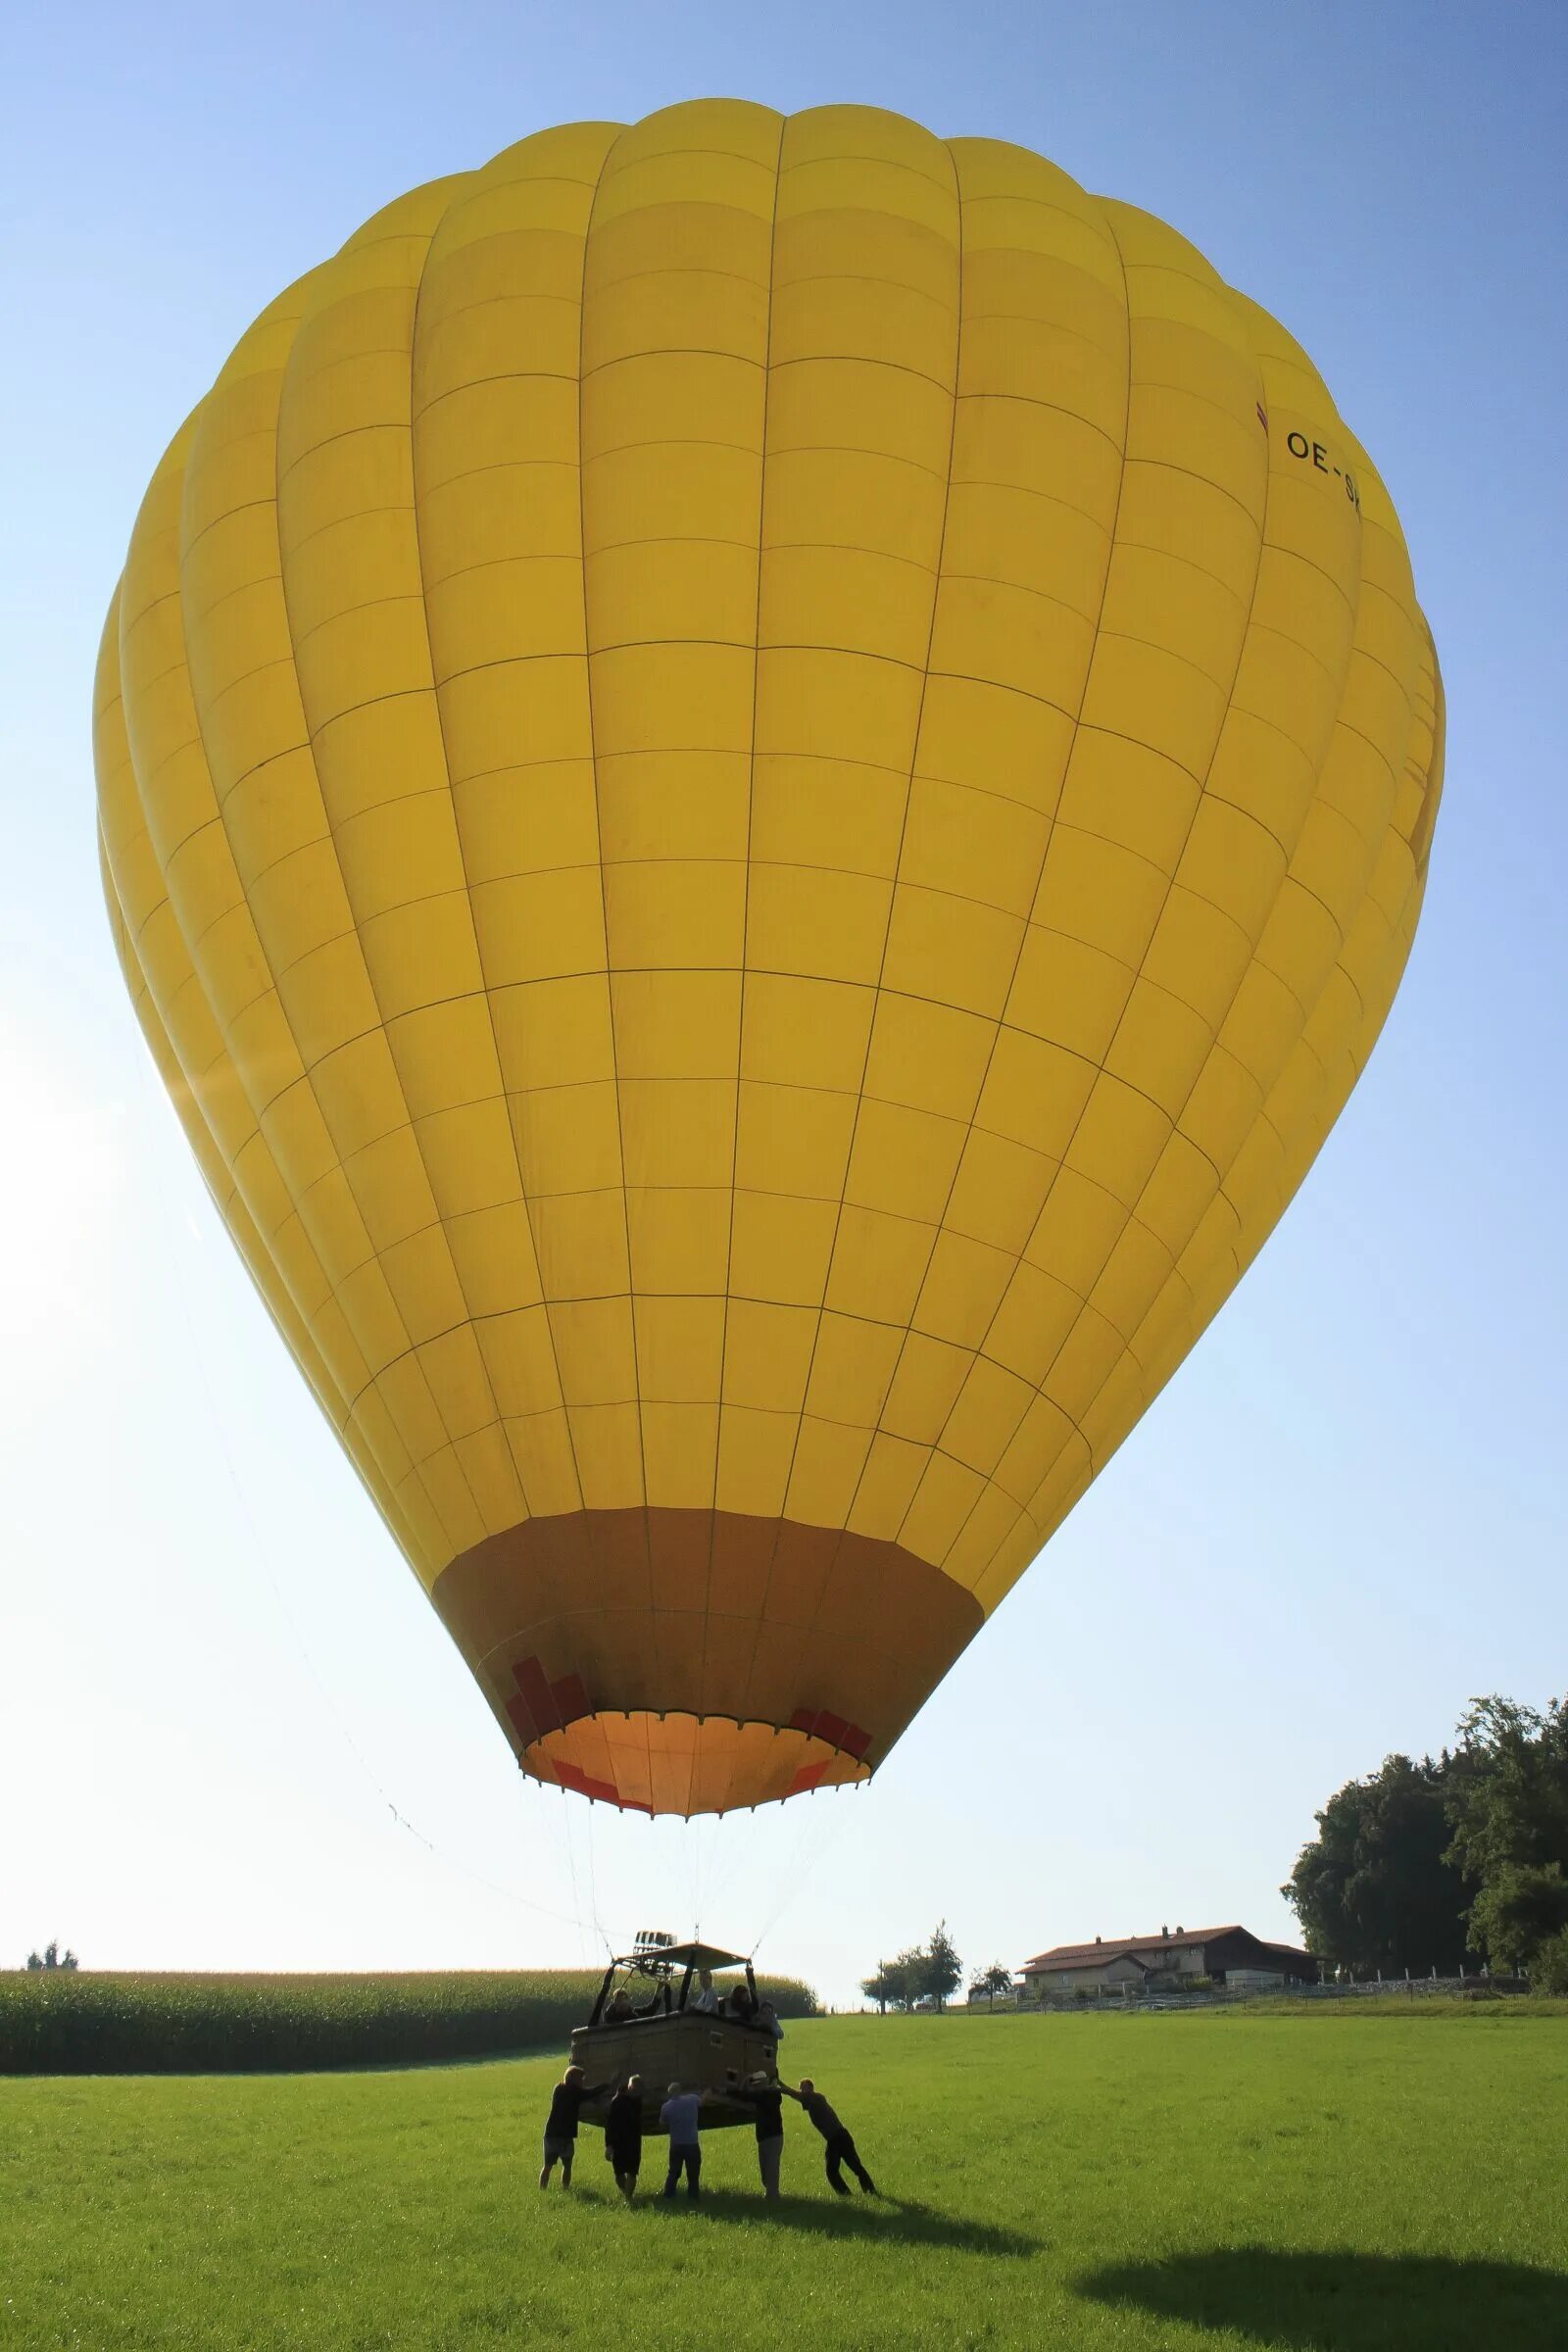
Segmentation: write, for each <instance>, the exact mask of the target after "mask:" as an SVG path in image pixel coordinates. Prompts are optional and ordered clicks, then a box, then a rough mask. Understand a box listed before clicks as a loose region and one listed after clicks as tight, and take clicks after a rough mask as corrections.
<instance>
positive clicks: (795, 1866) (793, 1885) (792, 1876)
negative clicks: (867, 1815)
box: [750, 1789, 854, 1960]
mask: <svg viewBox="0 0 1568 2352" xmlns="http://www.w3.org/2000/svg"><path fill="white" fill-rule="evenodd" d="M838 1794H839V1798H840V1804H841V1808H842V1809H841V1817H840V1819H839V1820H838V1821H836V1822H835V1823H834V1825H833V1827H832V1829H830V1830H829V1832H828V1834H827V1836H826V1837H825V1838H823V1840H822V1842H821V1844H820V1845H819V1846H818V1847H817V1849H816V1855H815V1867H816V1869H817V1871H820V1869H821V1865H822V1863H823V1861H824V1860H825V1859H826V1857H827V1856H828V1855H829V1854H830V1853H831V1852H832V1850H833V1848H834V1846H835V1845H837V1843H838V1841H839V1839H840V1838H842V1837H843V1835H844V1832H845V1830H846V1828H847V1827H848V1825H849V1822H850V1820H851V1818H852V1816H851V1811H850V1806H849V1805H848V1804H845V1803H844V1802H843V1799H844V1798H845V1797H853V1795H854V1790H852V1789H843V1790H841V1791H839V1792H838ZM810 1826H814V1825H810ZM808 1836H809V1825H808V1823H807V1822H806V1821H805V1820H803V1821H802V1823H801V1831H800V1836H799V1837H798V1838H797V1840H796V1847H795V1854H794V1858H793V1860H792V1861H791V1863H790V1864H789V1866H788V1867H787V1869H786V1871H785V1873H784V1878H785V1886H784V1892H783V1894H782V1895H781V1896H780V1898H779V1901H778V1903H777V1905H776V1907H775V1909H774V1911H773V1913H772V1916H771V1917H770V1918H769V1919H767V1920H766V1921H764V1923H763V1925H762V1928H761V1931H760V1934H759V1935H758V1936H756V1937H755V1938H754V1940H753V1943H752V1949H751V1955H750V1956H751V1958H752V1959H753V1960H755V1959H756V1958H757V1955H758V1953H759V1952H760V1950H761V1948H762V1946H763V1944H764V1943H765V1942H766V1941H767V1938H768V1937H769V1936H771V1935H772V1933H773V1930H774V1929H775V1928H776V1927H777V1926H778V1923H779V1921H780V1920H781V1919H782V1918H783V1916H784V1914H785V1912H786V1911H787V1910H788V1909H789V1908H790V1906H791V1904H792V1903H793V1902H794V1901H795V1900H796V1898H797V1896H798V1895H799V1894H800V1892H801V1890H802V1888H803V1887H804V1886H805V1884H806V1881H805V1878H804V1876H803V1875H802V1872H801V1867H800V1866H801V1863H802V1862H803V1861H804V1860H805V1858H806V1847H807V1841H808Z"/></svg>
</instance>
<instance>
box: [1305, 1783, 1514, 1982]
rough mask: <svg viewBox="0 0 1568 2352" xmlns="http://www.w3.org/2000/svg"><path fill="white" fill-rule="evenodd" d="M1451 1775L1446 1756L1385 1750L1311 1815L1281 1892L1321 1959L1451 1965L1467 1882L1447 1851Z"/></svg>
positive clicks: (1363, 1965)
mask: <svg viewBox="0 0 1568 2352" xmlns="http://www.w3.org/2000/svg"><path fill="white" fill-rule="evenodd" d="M1450 1773H1451V1764H1450V1760H1449V1758H1448V1757H1447V1756H1446V1755H1444V1756H1443V1757H1442V1758H1441V1759H1440V1760H1439V1761H1438V1762H1437V1763H1434V1762H1433V1760H1432V1758H1431V1757H1430V1756H1424V1757H1423V1758H1422V1759H1421V1761H1420V1762H1419V1763H1415V1762H1413V1761H1412V1759H1411V1758H1410V1757H1409V1756H1388V1757H1386V1758H1385V1759H1384V1762H1383V1765H1382V1768H1381V1769H1380V1770H1379V1771H1377V1772H1375V1773H1373V1774H1372V1775H1371V1776H1370V1777H1369V1778H1368V1779H1366V1780H1363V1781H1348V1782H1347V1783H1346V1785H1345V1787H1344V1788H1343V1789H1339V1790H1338V1791H1337V1792H1336V1793H1335V1794H1334V1795H1333V1796H1331V1797H1330V1798H1329V1801H1328V1803H1327V1804H1326V1805H1325V1806H1324V1808H1323V1810H1322V1812H1321V1813H1319V1814H1318V1815H1317V1825H1318V1835H1317V1837H1316V1838H1314V1839H1313V1840H1312V1841H1311V1843H1310V1844H1308V1845H1303V1846H1302V1848H1301V1850H1300V1852H1299V1855H1298V1856H1297V1859H1296V1867H1295V1869H1294V1870H1293V1871H1292V1873H1291V1875H1290V1878H1289V1879H1288V1880H1287V1882H1286V1884H1285V1885H1284V1887H1281V1889H1280V1892H1281V1893H1282V1894H1283V1895H1284V1897H1285V1899H1286V1901H1287V1902H1288V1903H1289V1904H1290V1905H1291V1907H1292V1909H1293V1910H1294V1911H1295V1913H1296V1916H1297V1918H1298V1919H1299V1921H1300V1923H1301V1930H1302V1933H1303V1935H1304V1936H1305V1937H1306V1943H1307V1948H1308V1950H1309V1951H1312V1952H1315V1953H1316V1954H1317V1956H1318V1958H1319V1959H1320V1960H1326V1961H1330V1962H1336V1963H1339V1964H1340V1965H1342V1966H1344V1967H1347V1968H1352V1969H1356V1970H1365V1971H1367V1972H1369V1973H1370V1972H1371V1971H1372V1970H1374V1969H1381V1970H1382V1971H1383V1973H1384V1974H1385V1975H1386V1976H1400V1975H1402V1974H1403V1972H1404V1971H1405V1970H1406V1969H1409V1970H1411V1971H1412V1973H1414V1974H1417V1975H1421V1976H1425V1975H1426V1973H1427V1972H1428V1970H1430V1969H1432V1968H1433V1967H1436V1968H1437V1970H1438V1972H1439V1974H1440V1975H1442V1976H1451V1975H1453V1974H1455V1973H1456V1972H1457V1971H1458V1969H1459V1968H1460V1966H1461V1964H1462V1961H1463V1956H1464V1952H1465V1948H1466V1943H1465V1911H1466V1906H1467V1903H1468V1901H1469V1899H1470V1897H1471V1895H1472V1894H1473V1892H1474V1889H1473V1888H1470V1887H1467V1886H1466V1884H1465V1877H1464V1872H1463V1867H1462V1864H1461V1863H1460V1861H1459V1859H1458V1858H1457V1857H1455V1858H1450V1856H1449V1850H1448V1849H1449V1845H1450V1841H1451V1839H1452V1836H1453V1833H1452V1828H1451V1826H1450V1823H1449V1820H1448V1815H1447V1812H1446V1805H1445V1797H1446V1792H1447V1784H1448V1781H1449V1778H1450Z"/></svg>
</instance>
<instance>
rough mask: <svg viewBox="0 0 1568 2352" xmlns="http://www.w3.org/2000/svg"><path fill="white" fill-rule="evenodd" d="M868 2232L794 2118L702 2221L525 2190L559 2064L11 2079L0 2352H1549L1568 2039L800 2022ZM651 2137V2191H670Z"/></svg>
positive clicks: (1564, 2305)
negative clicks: (836, 2118) (857, 2151)
mask: <svg viewBox="0 0 1568 2352" xmlns="http://www.w3.org/2000/svg"><path fill="white" fill-rule="evenodd" d="M784 2057H785V2072H786V2075H787V2076H788V2077H789V2078H790V2079H791V2080H794V2079H796V2078H797V2077H798V2076H799V2074H800V2073H801V2072H803V2071H804V2072H807V2073H812V2074H814V2075H815V2076H816V2078H817V2080H818V2082H820V2083H821V2085H822V2087H823V2088H825V2089H826V2090H827V2091H828V2093H829V2095H830V2096H831V2097H832V2098H833V2099H834V2101H835V2103H836V2104H838V2105H839V2107H840V2108H841V2110H842V2112H843V2114H844V2117H845V2120H846V2121H847V2122H848V2124H849V2126H850V2128H851V2130H852V2131H855V2132H856V2134H857V2137H858V2141H859V2144H860V2148H861V2152H862V2154H863V2155H864V2156H865V2158H866V2159H867V2161H868V2162H869V2164H870V2166H871V2168H872V2170H873V2172H874V2173H875V2174H876V2175H877V2177H878V2180H879V2183H880V2184H881V2185H882V2186H883V2187H884V2189H885V2190H886V2191H887V2196H886V2199H885V2201H881V2202H874V2201H872V2200H871V2199H869V2198H861V2197H859V2196H857V2197H856V2198H855V2199H854V2201H853V2202H844V2203H839V2202H838V2201H836V2200H834V2199H833V2198H832V2197H831V2195H830V2193H829V2191H828V2190H827V2188H826V2185H825V2183H824V2181H823V2179H822V2172H821V2163H820V2142H819V2141H818V2140H817V2138H816V2135H815V2133H814V2132H813V2131H811V2130H810V2128H809V2125H807V2124H806V2122H805V2120H804V2118H802V2117H800V2116H799V2114H798V2112H797V2111H795V2110H790V2111H789V2117H788V2125H789V2130H788V2138H787V2143H786V2152H785V2166H784V2185H785V2191H786V2196H785V2201H784V2202H783V2203H782V2204H781V2205H780V2206H778V2207H777V2208H774V2209H772V2210H770V2211H766V2212H764V2210H763V2208H762V2206H761V2204H760V2200H759V2198H758V2195H757V2191H756V2168H755V2158H754V2150H753V2143H752V2139H751V2135H750V2133H747V2132H742V2131H725V2132H715V2133H713V2134H711V2136H710V2138H709V2140H708V2143H707V2147H706V2152H705V2173H704V2191H705V2193H704V2197H703V2202H702V2204H701V2205H700V2206H699V2207H698V2208H697V2209H696V2210H695V2211H693V2210H692V2209H690V2208H689V2207H688V2206H687V2204H686V2202H685V2200H684V2199H682V2200H680V2201H679V2202H678V2203H676V2204H674V2205H663V2204H662V2203H661V2202H659V2201H658V2200H657V2199H656V2198H654V2197H653V2196H651V2195H649V2196H645V2197H644V2199H643V2200H641V2201H640V2202H639V2204H638V2206H637V2208H636V2209H635V2210H632V2211H630V2212H628V2211H627V2210H625V2208H624V2207H623V2206H622V2205H621V2204H620V2202H619V2200H618V2199H616V2198H615V2197H614V2196H613V2191H612V2189H611V2186H610V2182H609V2177H608V2172H607V2168H606V2166H605V2163H604V2161H603V2155H602V2152H601V2151H602V2143H601V2141H600V2139H599V2136H598V2134H597V2133H586V2132H585V2134H584V2137H583V2141H582V2143H581V2154H580V2157H579V2160H578V2171H577V2183H576V2185H575V2186H574V2188H573V2189H572V2191H571V2192H570V2194H569V2195H563V2194H562V2193H560V2191H559V2190H557V2189H552V2190H551V2191H550V2193H549V2194H548V2195H544V2196H542V2195H541V2194H540V2193H539V2191H538V2189H537V2188H536V2187H535V2186H534V2179H535V2174H536V2170H537V2166H538V2161H539V2157H538V2142H539V2132H540V2126H541V2123H542V2120H543V2114H544V2109H545V2104H546V2099H547V2094H548V2088H549V2085H550V2083H551V2082H552V2081H553V2079H554V2077H555V2075H556V2074H557V2072H558V2071H559V2061H556V2060H552V2059H549V2058H539V2059H530V2060H522V2061H509V2062H505V2063H500V2064H493V2065H475V2066H462V2067H452V2068H446V2069H441V2070H425V2071H420V2072H415V2073H408V2072H404V2073H397V2074H364V2075H353V2076H341V2075H340V2076H293V2077H276V2076H274V2077H270V2078H258V2077H247V2078H243V2079H239V2080H227V2081H224V2080H214V2079H189V2080H185V2079H180V2080H173V2079H169V2078H164V2079H160V2080H140V2079H123V2080H110V2081H103V2080H84V2079H73V2080H70V2081H30V2082H0V2346H3V2347H5V2348H6V2352H10V2348H11V2347H13V2346H17V2347H22V2346H26V2347H32V2346H40V2347H43V2346H48V2347H53V2346H71V2347H73V2348H77V2352H123V2348H127V2347H137V2348H138V2352H140V2348H141V2347H159V2348H160V2352H162V2348H163V2347H174V2346H179V2347H195V2348H199V2352H260V2348H262V2347H266V2348H267V2352H369V2348H370V2347H382V2346H385V2347H394V2348H396V2352H437V2348H439V2352H469V2347H492V2346H501V2345H506V2346H508V2347H513V2348H517V2347H531V2346H534V2345H542V2344H546V2343H550V2344H565V2345H581V2346H583V2347H587V2346H590V2345H592V2346H595V2347H610V2348H612V2352H618V2348H619V2347H622V2346H625V2347H635V2348H636V2352H677V2347H678V2348H679V2352H731V2348H732V2347H748V2346H754V2345H755V2346H764V2345H765V2346H769V2347H781V2346H782V2347H785V2348H786V2352H789V2348H793V2347H794V2346H796V2345H800V2346H802V2347H811V2348H812V2352H841V2348H842V2352H850V2348H851V2347H854V2348H855V2352H895V2348H897V2352H905V2348H906V2347H911V2346H913V2347H921V2348H925V2347H930V2348H931V2352H938V2348H940V2352H957V2348H963V2347H978V2346H1020V2347H1024V2346H1028V2347H1034V2346H1050V2347H1054V2348H1060V2352H1078V2348H1079V2347H1083V2348H1084V2352H1097V2348H1098V2347H1115V2348H1116V2352H1184V2348H1185V2347H1199V2346H1202V2347H1207V2348H1208V2352H1242V2348H1243V2347H1255V2346H1257V2345H1259V2344H1272V2345H1280V2346H1286V2347H1293V2348H1296V2347H1299V2348H1308V2347H1310V2348H1312V2352H1320V2348H1321V2352H1491V2348H1492V2347H1497V2348H1498V2352H1562V2347H1563V2346H1564V2345H1565V2344H1568V2146H1565V2133H1564V2118H1565V2117H1568V2017H1563V2016H1552V2015H1544V2014H1537V2015H1529V2014H1522V2013H1520V2012H1517V2011H1514V2010H1512V2009H1509V2008H1506V2007H1499V2008H1498V2009H1495V2010H1493V2009H1482V2010H1477V2011H1473V2012H1469V2013H1464V2012H1460V2013H1457V2014H1456V2013H1454V2012H1451V2011H1450V2012H1448V2013H1447V2014H1446V2015H1445V2016H1441V2017H1440V2016H1437V2015H1434V2014H1432V2013H1431V2012H1430V2011H1422V2010H1418V2011H1417V2012H1416V2013H1415V2014H1414V2015H1404V2016H1393V2017H1384V2016H1376V2017H1373V2016H1367V2015H1364V2014H1357V2015H1355V2016H1352V2017H1345V2016H1335V2015H1329V2016H1324V2015H1314V2016H1310V2017H1273V2018H1260V2017H1248V2016H1245V2015H1234V2014H1223V2013H1221V2014H1211V2015H1206V2016H1200V2017H1152V2018H1083V2019H1079V2018H1052V2019H1037V2018H1013V2017H999V2018H996V2019H991V2020H983V2019H963V2020H960V2019H957V2018H951V2019H940V2018H932V2019H894V2018H889V2019H886V2020H882V2019H875V2018H865V2019H860V2018H849V2019H822V2020H813V2021H811V2022H809V2023H805V2024H800V2025H796V2026H794V2027H792V2028H791V2029H790V2031H789V2034H788V2036H787V2039H786V2041H785V2044H784ZM661 2177H662V2143H656V2142H650V2143H649V2146H648V2151H647V2163H646V2168H645V2174H644V2186H645V2189H652V2188H655V2187H657V2186H658V2185H659V2183H660V2180H661Z"/></svg>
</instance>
